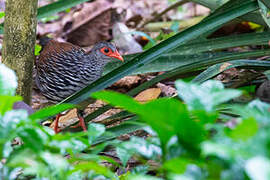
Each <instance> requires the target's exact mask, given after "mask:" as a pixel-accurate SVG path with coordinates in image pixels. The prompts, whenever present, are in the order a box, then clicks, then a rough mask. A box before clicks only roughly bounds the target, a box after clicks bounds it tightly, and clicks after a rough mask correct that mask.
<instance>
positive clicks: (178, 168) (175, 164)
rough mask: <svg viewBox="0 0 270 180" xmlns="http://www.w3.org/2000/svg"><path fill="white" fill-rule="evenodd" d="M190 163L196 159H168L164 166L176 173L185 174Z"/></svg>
mask: <svg viewBox="0 0 270 180" xmlns="http://www.w3.org/2000/svg"><path fill="white" fill-rule="evenodd" d="M188 164H194V161H192V160H190V159H186V158H181V157H179V158H174V159H170V160H168V161H166V162H165V163H164V164H163V168H164V169H166V170H168V171H170V172H172V173H176V174H183V173H184V172H185V171H186V168H187V165H188Z"/></svg>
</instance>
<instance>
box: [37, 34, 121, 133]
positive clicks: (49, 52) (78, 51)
mask: <svg viewBox="0 0 270 180" xmlns="http://www.w3.org/2000/svg"><path fill="white" fill-rule="evenodd" d="M40 44H41V46H42V50H41V52H40V55H39V58H37V59H36V61H35V66H36V77H35V84H36V86H37V87H38V89H39V90H40V92H41V94H42V95H43V96H45V97H46V98H47V99H48V100H49V101H50V102H52V103H59V102H61V101H62V100H64V99H66V98H67V97H69V96H70V95H72V94H74V93H75V92H77V91H79V90H81V89H82V88H84V87H86V86H87V85H89V84H91V83H92V82H94V81H95V80H97V79H98V78H100V77H101V75H102V72H103V69H104V66H105V65H106V64H107V63H108V62H110V61H115V59H118V60H120V61H122V62H123V61H124V59H123V57H122V56H121V55H120V54H119V52H118V50H117V48H116V47H115V45H114V44H112V43H110V42H106V41H102V42H99V43H97V44H95V45H94V46H93V48H92V49H91V51H90V52H89V53H86V52H85V51H84V50H83V49H82V48H81V47H79V46H76V45H73V44H71V43H68V42H58V41H56V40H53V39H50V38H47V37H45V38H44V40H43V41H41V42H40ZM78 112H79V111H78ZM61 116H62V114H58V115H57V116H56V119H55V126H54V131H55V133H58V132H60V130H59V128H58V122H59V118H60V117H61ZM78 118H79V124H78V125H79V126H81V127H82V129H83V130H84V131H86V130H87V129H86V126H85V123H84V119H83V116H82V114H81V113H78Z"/></svg>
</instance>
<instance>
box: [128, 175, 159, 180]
mask: <svg viewBox="0 0 270 180" xmlns="http://www.w3.org/2000/svg"><path fill="white" fill-rule="evenodd" d="M127 179H128V180H141V179H143V180H162V179H161V178H158V177H154V176H149V175H141V174H138V175H134V174H132V175H128V176H127Z"/></svg>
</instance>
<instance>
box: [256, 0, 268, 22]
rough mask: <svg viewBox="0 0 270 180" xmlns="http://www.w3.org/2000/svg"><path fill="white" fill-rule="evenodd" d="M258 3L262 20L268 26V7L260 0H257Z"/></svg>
mask: <svg viewBox="0 0 270 180" xmlns="http://www.w3.org/2000/svg"><path fill="white" fill-rule="evenodd" d="M258 4H259V7H260V13H261V15H262V18H263V20H264V21H265V23H266V24H267V25H268V27H270V13H269V11H270V8H269V9H268V8H267V7H266V5H265V4H264V3H263V2H262V1H261V0H258ZM268 5H269V2H268Z"/></svg>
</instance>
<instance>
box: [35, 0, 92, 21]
mask: <svg viewBox="0 0 270 180" xmlns="http://www.w3.org/2000/svg"><path fill="white" fill-rule="evenodd" d="M86 1H89V0H59V1H57V2H54V3H51V4H48V5H46V6H42V7H40V8H38V14H37V18H38V19H41V18H44V17H48V16H51V15H54V14H55V13H58V12H61V11H65V10H66V9H68V8H71V7H74V6H76V5H78V4H81V3H83V2H86Z"/></svg>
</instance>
